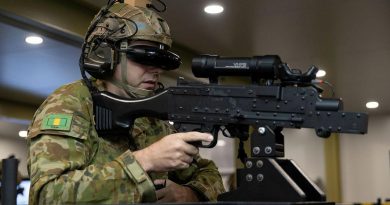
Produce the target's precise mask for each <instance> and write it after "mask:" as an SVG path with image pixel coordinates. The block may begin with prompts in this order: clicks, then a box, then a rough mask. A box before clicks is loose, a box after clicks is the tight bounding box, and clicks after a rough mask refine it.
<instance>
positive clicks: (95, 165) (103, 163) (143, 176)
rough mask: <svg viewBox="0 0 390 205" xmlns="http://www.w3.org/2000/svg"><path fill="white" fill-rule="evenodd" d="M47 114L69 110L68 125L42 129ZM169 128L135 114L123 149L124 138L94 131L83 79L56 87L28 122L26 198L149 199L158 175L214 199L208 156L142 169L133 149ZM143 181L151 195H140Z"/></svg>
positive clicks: (215, 176)
mask: <svg viewBox="0 0 390 205" xmlns="http://www.w3.org/2000/svg"><path fill="white" fill-rule="evenodd" d="M94 84H96V82H95V81H94ZM50 114H66V115H68V116H70V117H68V118H67V119H71V124H70V127H69V129H61V130H59V129H55V128H54V129H47V127H45V126H44V125H43V124H42V123H43V122H44V120H45V118H47V116H50ZM170 133H172V130H171V129H170V127H169V126H168V125H167V124H166V123H165V122H163V121H160V120H157V119H152V118H139V119H137V120H136V122H135V125H134V129H133V133H132V136H133V139H134V145H135V146H134V148H132V150H129V143H128V139H123V138H117V139H114V137H113V138H110V139H108V138H101V137H99V136H98V135H97V132H96V130H95V127H94V124H93V109H92V99H91V95H90V93H89V91H88V89H87V87H86V86H85V84H84V82H83V81H76V82H74V83H71V84H68V85H64V86H62V87H60V88H59V89H57V90H56V91H55V92H54V93H53V94H51V95H50V96H49V97H48V98H47V99H46V101H45V102H44V103H43V104H42V105H41V106H40V108H39V109H38V110H37V112H36V113H35V115H34V119H33V122H32V124H31V126H30V128H29V133H28V145H29V158H28V171H29V174H30V176H31V189H30V204H32V205H34V204H64V203H75V202H78V203H101V204H118V203H133V202H135V203H137V202H143V201H151V200H150V199H151V198H152V201H153V200H155V189H154V187H153V184H152V181H153V180H154V179H161V178H169V179H171V180H172V181H174V182H176V183H178V184H182V185H185V186H189V187H191V188H192V189H193V190H194V191H196V193H197V194H198V196H199V197H200V199H201V200H211V201H215V200H216V198H217V196H218V194H220V193H222V192H224V188H223V184H222V180H221V176H220V174H219V172H218V170H217V167H216V166H215V165H214V163H213V162H212V161H210V160H206V159H202V158H200V157H199V156H197V157H196V161H197V163H196V165H195V164H192V165H191V166H190V167H189V168H187V169H183V170H177V171H174V172H169V173H167V172H164V173H146V172H145V171H144V170H143V169H142V168H141V167H140V165H139V164H138V162H137V161H136V160H135V159H134V156H133V154H132V151H134V149H137V150H138V149H143V148H145V147H147V146H148V145H150V144H151V143H153V142H155V141H157V140H159V139H160V138H161V137H164V136H166V135H168V134H170ZM145 182H148V183H147V184H148V186H151V187H147V188H148V189H149V190H152V196H147V197H145V193H143V191H145V190H143V189H145V186H141V184H142V183H144V185H145Z"/></svg>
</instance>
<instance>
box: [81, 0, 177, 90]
mask: <svg viewBox="0 0 390 205" xmlns="http://www.w3.org/2000/svg"><path fill="white" fill-rule="evenodd" d="M134 40H145V41H151V42H154V43H156V44H157V45H158V46H146V45H135V46H130V45H129V43H130V42H131V41H134ZM171 44H172V38H171V35H170V29H169V26H168V24H167V23H166V21H165V20H164V19H163V18H161V17H160V16H159V15H158V14H157V13H156V12H154V11H152V10H151V9H148V8H144V7H137V6H131V5H128V4H126V3H123V1H110V2H109V3H108V4H107V5H106V6H105V7H103V8H102V9H101V10H100V11H99V13H98V14H97V15H96V16H95V17H94V19H93V20H92V22H91V25H90V26H89V28H88V31H87V34H86V36H85V40H84V44H83V48H82V54H81V57H80V70H81V73H82V76H83V78H84V79H86V76H85V71H86V72H88V73H89V74H90V75H91V76H93V77H95V78H98V79H107V78H109V77H111V76H112V74H113V71H114V69H115V67H117V65H118V64H120V65H121V67H122V68H121V69H123V70H125V69H126V63H125V62H126V60H127V58H130V59H132V60H133V61H135V62H137V63H140V64H144V65H155V66H157V67H160V68H162V69H164V70H172V69H176V68H178V67H179V66H180V64H181V60H180V57H179V56H178V55H176V54H174V53H172V52H170V51H168V49H169V48H170V47H171ZM123 79H124V77H123ZM116 84H118V83H116ZM119 84H122V86H124V85H123V84H126V82H120V83H119Z"/></svg>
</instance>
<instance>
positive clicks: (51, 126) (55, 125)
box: [41, 114, 73, 131]
mask: <svg viewBox="0 0 390 205" xmlns="http://www.w3.org/2000/svg"><path fill="white" fill-rule="evenodd" d="M72 118H73V115H72V114H47V115H46V116H45V117H44V118H43V121H42V125H41V130H62V131H70V125H71V124H72Z"/></svg>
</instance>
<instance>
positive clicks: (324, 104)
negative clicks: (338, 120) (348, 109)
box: [316, 99, 343, 111]
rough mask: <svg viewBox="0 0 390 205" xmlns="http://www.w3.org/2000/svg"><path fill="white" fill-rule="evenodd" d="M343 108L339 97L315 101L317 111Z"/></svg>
mask: <svg viewBox="0 0 390 205" xmlns="http://www.w3.org/2000/svg"><path fill="white" fill-rule="evenodd" d="M342 109H343V102H342V101H341V100H339V99H325V100H324V99H322V100H321V101H317V102H316V110H318V111H339V110H342Z"/></svg>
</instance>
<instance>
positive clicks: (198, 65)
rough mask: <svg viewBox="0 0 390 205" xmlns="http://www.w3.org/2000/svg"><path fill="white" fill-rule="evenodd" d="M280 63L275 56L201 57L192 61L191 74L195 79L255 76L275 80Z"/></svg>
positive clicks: (278, 58)
mask: <svg viewBox="0 0 390 205" xmlns="http://www.w3.org/2000/svg"><path fill="white" fill-rule="evenodd" d="M281 64H282V61H281V59H280V57H279V56H277V55H265V56H254V57H252V58H249V57H234V58H227V57H219V56H217V55H201V56H199V57H195V58H193V60H192V72H193V74H194V75H195V76H196V77H199V78H209V77H219V76H252V77H253V76H256V77H259V78H262V79H276V78H277V77H278V76H277V75H278V71H277V68H278V66H279V65H281Z"/></svg>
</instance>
